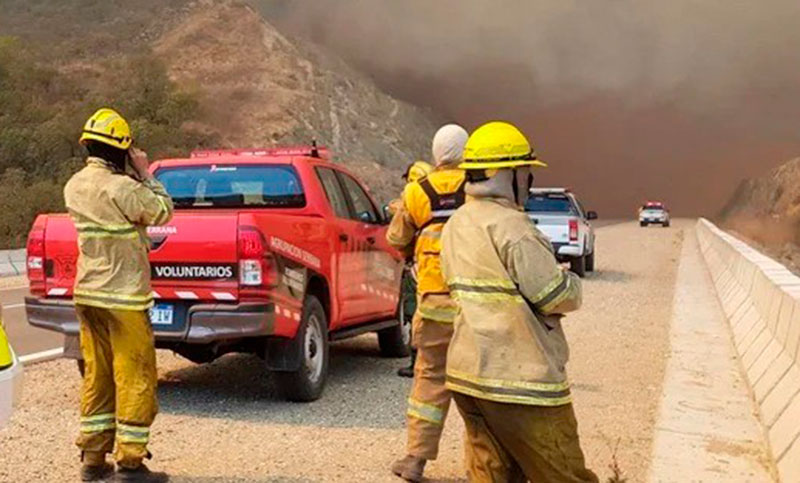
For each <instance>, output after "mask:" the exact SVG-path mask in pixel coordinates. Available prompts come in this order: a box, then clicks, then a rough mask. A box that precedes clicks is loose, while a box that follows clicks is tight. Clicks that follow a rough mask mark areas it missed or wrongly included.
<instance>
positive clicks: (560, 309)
mask: <svg viewBox="0 0 800 483" xmlns="http://www.w3.org/2000/svg"><path fill="white" fill-rule="evenodd" d="M442 270H443V272H444V275H445V276H446V277H447V281H448V284H449V286H450V290H451V294H452V296H453V299H454V300H455V301H456V304H457V305H458V308H459V311H458V315H457V316H456V319H455V327H454V329H455V331H454V334H453V339H452V341H451V343H450V349H449V351H448V353H447V387H448V388H449V389H451V390H452V391H456V392H460V393H463V394H467V395H470V396H473V397H477V398H481V399H488V400H492V401H497V402H504V403H514V404H530V405H536V406H559V405H562V404H567V403H569V402H570V401H571V396H570V390H569V383H568V381H567V375H566V367H565V366H566V363H567V359H568V358H569V349H568V347H567V341H566V339H565V337H564V332H563V330H562V328H561V314H564V313H566V312H569V311H571V310H576V309H577V308H578V307H580V303H581V285H580V281H579V279H578V278H577V277H576V276H575V275H574V274H572V273H570V272H567V271H565V270H563V269H562V268H561V266H559V265H558V264H557V263H556V260H555V257H554V255H553V252H552V247H551V245H550V243H549V242H548V241H547V240H546V239H545V238H544V236H543V235H542V234H541V233H540V232H539V231H538V230H537V229H536V227H535V226H534V225H533V223H531V221H530V220H529V219H528V217H527V216H526V215H525V213H523V212H520V211H519V210H517V209H516V208H515V207H514V205H512V204H511V203H510V202H508V201H506V200H505V199H501V198H476V199H473V200H471V201H469V202H468V203H467V204H466V205H464V206H463V207H462V208H461V209H459V210H458V211H457V212H456V214H455V215H453V216H452V217H451V218H450V221H448V223H447V225H446V226H445V228H444V231H443V234H442Z"/></svg>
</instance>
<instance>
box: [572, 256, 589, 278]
mask: <svg viewBox="0 0 800 483" xmlns="http://www.w3.org/2000/svg"><path fill="white" fill-rule="evenodd" d="M569 269H570V270H571V271H572V272H573V273H574V274H575V275H577V276H579V277H581V278H583V277H585V276H586V257H576V258H573V259H571V260H570V261H569Z"/></svg>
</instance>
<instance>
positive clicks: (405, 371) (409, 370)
mask: <svg viewBox="0 0 800 483" xmlns="http://www.w3.org/2000/svg"><path fill="white" fill-rule="evenodd" d="M415 362H417V350H416V349H411V364H409V365H408V367H401V368H400V369H398V370H397V375H398V376H400V377H414V363H415Z"/></svg>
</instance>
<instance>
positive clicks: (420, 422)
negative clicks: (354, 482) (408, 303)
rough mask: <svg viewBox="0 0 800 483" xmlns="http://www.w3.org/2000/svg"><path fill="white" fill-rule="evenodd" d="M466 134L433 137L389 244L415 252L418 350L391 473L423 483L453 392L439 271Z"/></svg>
mask: <svg viewBox="0 0 800 483" xmlns="http://www.w3.org/2000/svg"><path fill="white" fill-rule="evenodd" d="M467 137H468V134H467V132H466V131H465V130H464V128H462V127H461V126H457V125H455V124H449V125H446V126H444V127H442V128H441V129H439V131H437V133H436V135H435V136H434V138H433V147H432V151H433V158H434V161H435V163H436V167H435V169H434V171H433V172H432V173H430V174H429V175H428V176H426V177H424V178H422V179H420V180H417V181H415V182H413V183H409V184H408V185H406V188H405V190H404V192H403V203H402V205H401V206H400V207H399V209H398V211H397V213H396V214H395V216H394V217H393V218H392V223H391V225H390V226H389V230H388V232H387V234H386V239H387V240H388V242H389V243H390V244H391V245H392V246H394V247H396V248H398V249H400V250H405V251H409V250H410V249H411V248H413V250H414V262H415V265H416V268H417V298H418V305H417V310H416V312H415V314H414V318H413V330H412V337H413V340H412V344H413V346H414V347H416V349H417V359H416V362H415V364H414V382H413V386H412V388H411V394H410V395H409V397H408V409H407V412H406V414H407V418H406V419H407V425H408V448H407V453H408V454H407V456H406V457H405V458H402V459H400V460H399V461H397V462H395V464H394V465H393V466H392V471H393V472H394V473H395V474H397V475H398V476H401V477H402V478H405V479H407V480H410V481H419V480H420V479H421V478H422V474H423V472H424V468H425V463H426V461H427V460H432V459H436V456H437V455H438V452H439V440H440V438H441V435H442V429H443V427H444V421H445V418H446V416H447V411H448V408H449V407H450V393H449V391H447V389H446V388H445V385H444V382H445V381H444V370H445V364H446V359H447V346H448V344H449V342H450V336H451V335H452V333H453V318H454V317H455V305H454V304H453V301H452V300H451V299H450V294H449V291H448V288H447V285H446V284H445V281H444V279H443V278H442V274H441V270H440V267H439V251H440V246H441V244H440V241H441V240H440V237H441V233H442V227H443V226H444V224H445V222H446V221H447V219H448V218H449V217H450V215H452V214H453V213H454V212H455V210H456V209H457V208H458V207H459V206H461V205H462V204H464V200H465V194H464V172H463V171H462V170H460V169H458V163H460V162H461V159H462V155H463V151H464V145H465V143H466V142H467Z"/></svg>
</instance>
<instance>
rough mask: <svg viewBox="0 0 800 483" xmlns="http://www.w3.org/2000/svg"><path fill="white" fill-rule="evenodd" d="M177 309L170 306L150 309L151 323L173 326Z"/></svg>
mask: <svg viewBox="0 0 800 483" xmlns="http://www.w3.org/2000/svg"><path fill="white" fill-rule="evenodd" d="M174 313H175V309H174V307H173V306H172V305H170V304H156V305H155V306H153V308H151V309H150V323H151V324H153V325H172V320H173V315H174Z"/></svg>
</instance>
